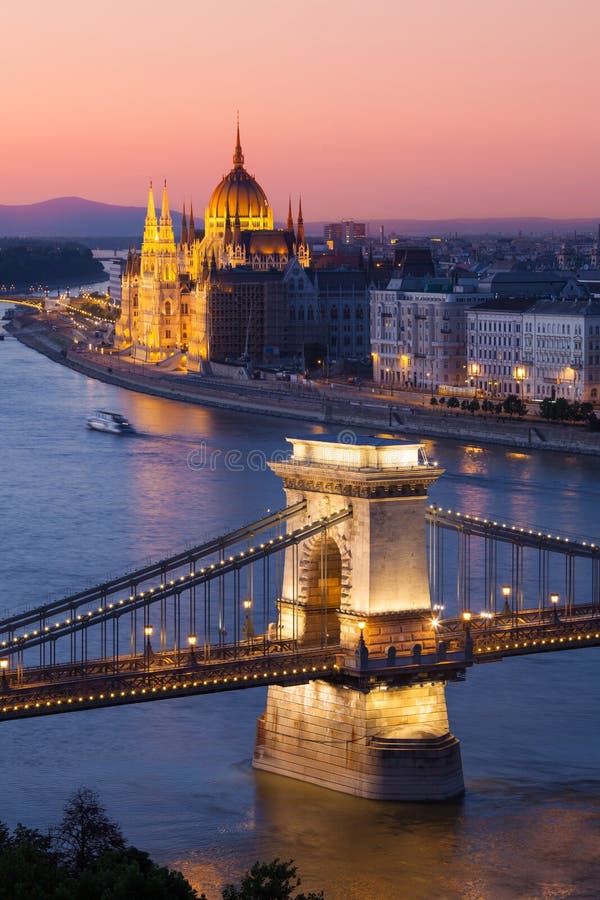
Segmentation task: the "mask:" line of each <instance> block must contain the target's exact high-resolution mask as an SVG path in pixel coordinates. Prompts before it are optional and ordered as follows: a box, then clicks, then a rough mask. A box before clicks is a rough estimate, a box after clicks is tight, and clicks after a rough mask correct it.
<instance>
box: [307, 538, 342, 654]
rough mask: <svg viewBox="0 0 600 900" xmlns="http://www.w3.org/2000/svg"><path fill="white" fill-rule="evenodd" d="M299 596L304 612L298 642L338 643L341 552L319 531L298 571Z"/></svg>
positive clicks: (322, 644)
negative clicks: (302, 630)
mask: <svg viewBox="0 0 600 900" xmlns="http://www.w3.org/2000/svg"><path fill="white" fill-rule="evenodd" d="M300 598H301V602H302V604H303V606H304V612H305V625H304V633H303V636H302V639H301V643H302V644H303V645H304V646H309V647H323V646H326V645H328V644H338V643H339V641H340V622H339V616H338V612H339V609H340V605H341V601H342V556H341V553H340V551H339V548H338V545H337V544H336V542H335V541H334V539H333V538H332V537H330V536H328V535H325V534H321V535H319V536H318V537H317V538H315V539H314V540H313V541H311V542H310V545H309V546H308V547H307V548H306V555H305V557H304V559H303V560H302V564H301V571H300Z"/></svg>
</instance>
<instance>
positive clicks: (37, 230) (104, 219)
mask: <svg viewBox="0 0 600 900" xmlns="http://www.w3.org/2000/svg"><path fill="white" fill-rule="evenodd" d="M145 216H146V209H145V207H142V206H118V205H117V204H112V203H97V202H96V201H95V200H84V199H83V198H82V197H57V198H56V199H54V200H44V201H43V202H41V203H31V204H28V205H26V206H2V205H0V237H65V238H84V237H85V238H88V239H90V238H91V239H93V238H109V237H117V236H119V237H122V236H123V235H130V236H131V239H132V241H134V242H136V243H139V242H140V240H141V237H142V233H143V230H144V218H145ZM172 216H173V225H174V228H175V236H176V237H178V235H179V229H180V227H181V214H180V213H179V212H177V211H175V210H173V211H172ZM356 219H357V220H359V221H364V220H361V219H360V216H356ZM332 221H335V219H334V218H333V217H332V218H331V219H328V220H327V222H332ZM367 221H368V222H369V233H370V236H371V239H372V240H373V241H377V239H378V237H379V226H380V225H383V227H384V229H385V234H386V235H389V234H391V233H392V232H394V233H395V234H398V235H417V236H418V235H423V236H425V235H432V236H434V235H448V234H456V233H458V234H463V235H464V234H469V235H483V234H489V235H498V234H504V235H516V234H519V232H521V233H522V234H523V235H524V236H527V235H530V234H536V235H537V234H551V233H552V232H555V234H557V235H558V234H560V235H566V234H568V233H569V232H575V231H577V232H590V233H593V234H594V235H595V234H597V232H598V223H599V222H600V215H599V216H598V217H597V218H595V219H549V218H541V217H526V216H522V217H516V216H515V217H511V218H493V217H489V218H485V219H472V218H457V219H400V218H399V219H379V220H378V219H371V220H367ZM202 224H203V223H202V222H198V223H197V225H198V226H200V227H202ZM278 224H279V225H280V226H281V227H283V222H280V223H278ZM325 224H326V223H325V221H319V222H315V221H313V222H307V223H306V226H305V227H306V230H307V232H308V234H310V235H311V236H314V237H319V236H321V235H322V234H323V226H324V225H325Z"/></svg>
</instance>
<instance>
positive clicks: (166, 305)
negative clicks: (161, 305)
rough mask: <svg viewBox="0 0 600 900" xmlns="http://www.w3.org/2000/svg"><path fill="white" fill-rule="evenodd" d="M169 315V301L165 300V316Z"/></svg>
mask: <svg viewBox="0 0 600 900" xmlns="http://www.w3.org/2000/svg"><path fill="white" fill-rule="evenodd" d="M170 315H171V301H170V300H165V316H170Z"/></svg>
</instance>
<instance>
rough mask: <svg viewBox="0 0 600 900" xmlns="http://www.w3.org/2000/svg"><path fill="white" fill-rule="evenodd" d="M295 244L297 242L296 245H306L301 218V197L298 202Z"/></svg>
mask: <svg viewBox="0 0 600 900" xmlns="http://www.w3.org/2000/svg"><path fill="white" fill-rule="evenodd" d="M297 242H298V245H300V244H305V243H306V239H305V237H304V219H303V218H302V197H300V201H299V203H298V232H297Z"/></svg>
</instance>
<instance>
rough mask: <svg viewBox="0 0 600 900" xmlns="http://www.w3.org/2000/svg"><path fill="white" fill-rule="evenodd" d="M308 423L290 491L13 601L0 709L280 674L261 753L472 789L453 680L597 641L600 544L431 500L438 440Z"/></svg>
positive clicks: (300, 771) (232, 683)
mask: <svg viewBox="0 0 600 900" xmlns="http://www.w3.org/2000/svg"><path fill="white" fill-rule="evenodd" d="M291 443H292V444H293V454H292V456H291V457H290V458H289V459H288V460H285V461H282V462H278V463H273V464H272V468H273V470H274V471H275V472H276V473H277V474H278V475H280V477H281V478H282V479H283V482H284V487H285V490H286V496H287V505H286V506H285V507H284V508H283V509H281V510H278V511H276V512H269V513H267V514H266V515H265V516H264V517H263V518H261V519H259V520H257V521H254V522H251V523H249V524H247V525H244V526H242V527H240V528H237V529H236V530H234V531H231V532H229V533H226V534H223V535H220V536H218V537H216V538H214V539H213V540H210V541H207V542H205V543H203V544H201V545H198V546H195V547H191V548H188V549H186V550H184V551H182V552H181V553H178V554H176V555H173V556H171V557H169V558H166V559H162V560H160V561H158V562H156V563H152V564H150V565H147V566H145V567H143V568H139V569H137V570H135V571H132V572H128V573H124V574H123V575H122V576H120V577H118V578H115V579H113V580H111V581H107V582H105V583H103V584H99V585H96V586H94V587H92V588H88V589H86V590H82V591H80V592H78V593H75V594H72V595H71V596H68V597H63V598H61V599H58V600H56V601H55V602H51V603H46V604H44V605H41V606H38V607H36V608H32V609H28V610H25V611H22V612H18V613H15V614H14V615H12V616H10V617H8V618H5V619H4V620H2V621H0V671H1V676H0V678H1V681H0V722H3V721H8V720H12V719H21V718H31V717H36V716H45V715H50V714H56V713H64V712H70V711H75V710H85V709H91V708H101V707H106V706H117V705H122V704H129V703H139V702H147V701H152V700H162V699H166V698H175V697H182V696H187V695H193V694H207V693H215V692H223V691H231V690H243V689H248V688H254V687H257V686H265V685H268V686H269V692H268V699H267V708H266V711H265V714H264V716H263V717H261V719H260V720H259V723H258V728H257V740H256V748H255V757H254V763H255V766H257V767H258V768H263V769H267V770H269V771H272V772H278V773H280V774H286V775H290V776H292V777H297V778H303V779H304V780H309V781H314V782H315V783H319V784H324V785H326V786H328V787H333V788H335V789H337V790H342V791H346V792H349V793H354V794H359V795H361V796H367V797H388V798H391V799H417V800H418V799H440V798H443V797H447V796H454V795H456V794H458V793H460V792H461V791H462V768H461V764H460V753H459V749H458V744H459V742H458V741H457V739H456V738H454V736H453V735H451V734H450V731H449V726H448V721H447V714H446V709H445V697H444V685H445V683H447V682H448V681H460V680H463V679H464V678H465V673H466V671H467V670H468V669H470V668H471V667H476V666H477V665H478V664H481V663H488V662H494V661H497V660H501V659H505V658H508V657H512V656H517V655H525V654H534V653H540V652H549V651H560V650H569V649H573V648H581V647H591V646H598V645H600V547H599V546H597V545H595V544H593V543H590V542H586V541H582V540H577V539H575V538H573V537H571V536H568V537H567V536H560V535H555V534H551V533H548V532H546V531H541V530H536V529H534V528H533V527H525V526H524V525H519V524H516V523H515V524H513V523H506V522H497V521H493V520H488V519H485V518H482V517H478V516H474V515H470V514H468V513H464V512H459V511H456V510H454V511H452V510H445V509H441V508H439V507H435V506H429V507H427V506H426V505H425V500H426V497H427V489H428V486H429V485H430V484H432V483H433V482H434V481H436V480H437V478H439V477H440V475H441V474H442V472H443V470H442V469H440V468H439V467H437V466H435V465H434V464H431V463H430V462H429V461H428V460H427V459H426V458H425V455H424V450H423V446H422V445H421V444H418V443H409V442H403V441H398V440H389V439H388V440H386V439H382V438H365V439H364V440H363V442H362V443H357V444H353V445H345V444H340V443H337V442H336V441H335V439H333V438H332V437H327V436H324V437H317V438H311V439H303V440H299V439H293V440H292V441H291ZM415 691H416V693H415ZM317 738H318V740H317ZM319 742H321V744H323V743H324V744H326V745H327V747H326V749H323V746H321V744H320V743H319ZM316 745H318V746H316ZM423 759H425V760H428V762H427V764H426V765H425V770H426V774H425V776H424V775H423V772H422V769H423V765H422V762H423ZM419 760H420V763H419Z"/></svg>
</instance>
